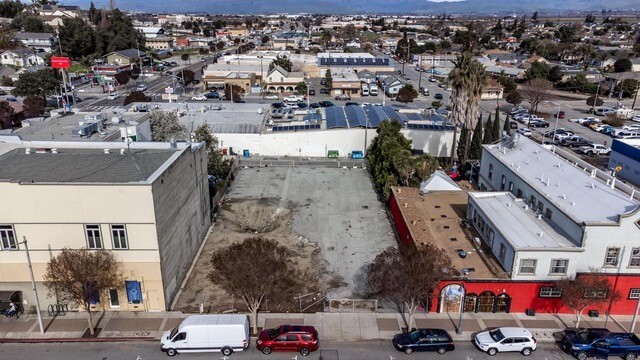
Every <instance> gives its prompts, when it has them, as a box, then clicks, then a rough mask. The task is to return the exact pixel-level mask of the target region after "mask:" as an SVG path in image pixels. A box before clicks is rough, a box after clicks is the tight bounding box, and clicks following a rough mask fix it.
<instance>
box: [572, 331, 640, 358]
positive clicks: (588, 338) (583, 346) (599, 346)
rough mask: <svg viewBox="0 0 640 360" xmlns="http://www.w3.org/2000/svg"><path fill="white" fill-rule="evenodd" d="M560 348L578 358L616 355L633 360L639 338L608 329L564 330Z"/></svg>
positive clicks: (635, 355)
mask: <svg viewBox="0 0 640 360" xmlns="http://www.w3.org/2000/svg"><path fill="white" fill-rule="evenodd" d="M561 344H562V345H561V346H562V348H563V350H564V351H566V352H568V353H569V354H571V355H572V356H574V357H575V358H576V359H578V360H586V359H587V358H589V357H596V358H601V359H607V358H608V357H609V356H616V357H620V358H623V359H625V360H635V359H636V358H637V357H638V355H640V339H638V337H637V336H636V335H634V334H631V333H612V332H611V331H609V330H608V329H598V328H596V329H576V330H565V332H564V335H563V336H562V343H561Z"/></svg>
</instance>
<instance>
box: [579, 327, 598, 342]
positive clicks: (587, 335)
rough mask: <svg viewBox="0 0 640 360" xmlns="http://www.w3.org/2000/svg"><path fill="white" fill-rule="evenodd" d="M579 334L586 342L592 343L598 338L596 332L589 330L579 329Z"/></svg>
mask: <svg viewBox="0 0 640 360" xmlns="http://www.w3.org/2000/svg"><path fill="white" fill-rule="evenodd" d="M578 336H579V337H580V340H582V342H583V343H585V344H591V343H592V342H593V341H594V340H595V339H596V334H595V333H593V332H592V331H589V330H582V331H579V332H578Z"/></svg>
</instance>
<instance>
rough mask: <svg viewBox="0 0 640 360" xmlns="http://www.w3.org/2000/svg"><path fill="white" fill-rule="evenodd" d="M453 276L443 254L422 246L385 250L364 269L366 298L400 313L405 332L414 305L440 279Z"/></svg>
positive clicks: (410, 324)
mask: <svg viewBox="0 0 640 360" xmlns="http://www.w3.org/2000/svg"><path fill="white" fill-rule="evenodd" d="M455 275H456V270H455V269H454V268H453V266H452V264H451V259H450V258H449V256H448V255H447V253H446V252H445V251H444V250H443V249H440V248H438V247H436V246H434V245H432V244H431V243H426V244H420V245H417V247H416V248H401V249H398V248H395V247H389V248H387V249H386V250H384V251H383V252H381V253H380V254H378V255H377V256H376V258H375V259H374V260H373V262H372V263H371V264H370V265H369V266H368V267H367V270H366V283H367V287H368V289H369V294H370V295H371V296H376V297H380V298H382V299H385V300H386V301H388V302H389V303H391V304H393V305H394V306H395V307H396V309H397V310H398V311H399V312H400V313H401V315H402V319H403V321H404V323H405V325H406V328H407V329H412V328H414V327H415V326H414V324H413V323H414V321H413V318H414V315H415V312H416V309H417V308H418V305H420V304H424V303H426V302H427V301H428V300H429V299H430V298H431V296H432V295H433V292H434V290H435V289H436V288H437V286H438V283H439V282H440V281H441V280H442V279H444V278H446V277H451V276H455ZM401 279H404V280H401ZM409 279H420V281H410V280H409ZM407 312H408V314H409V318H408V319H407V318H406V315H405V314H406V313H407Z"/></svg>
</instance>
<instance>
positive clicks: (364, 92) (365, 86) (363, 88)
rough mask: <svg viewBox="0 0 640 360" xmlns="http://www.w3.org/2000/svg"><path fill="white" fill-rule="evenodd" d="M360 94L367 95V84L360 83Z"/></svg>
mask: <svg viewBox="0 0 640 360" xmlns="http://www.w3.org/2000/svg"><path fill="white" fill-rule="evenodd" d="M361 94H362V96H369V85H367V84H362V93H361Z"/></svg>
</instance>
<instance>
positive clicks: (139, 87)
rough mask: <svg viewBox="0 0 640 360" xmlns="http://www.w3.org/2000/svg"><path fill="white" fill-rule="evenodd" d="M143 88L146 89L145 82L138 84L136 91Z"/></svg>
mask: <svg viewBox="0 0 640 360" xmlns="http://www.w3.org/2000/svg"><path fill="white" fill-rule="evenodd" d="M145 90H147V85H145V84H140V85H138V87H137V88H136V91H145Z"/></svg>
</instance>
